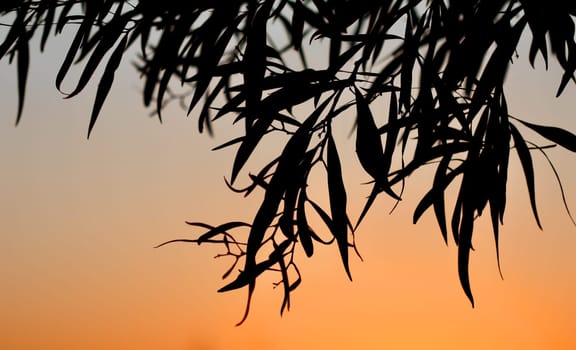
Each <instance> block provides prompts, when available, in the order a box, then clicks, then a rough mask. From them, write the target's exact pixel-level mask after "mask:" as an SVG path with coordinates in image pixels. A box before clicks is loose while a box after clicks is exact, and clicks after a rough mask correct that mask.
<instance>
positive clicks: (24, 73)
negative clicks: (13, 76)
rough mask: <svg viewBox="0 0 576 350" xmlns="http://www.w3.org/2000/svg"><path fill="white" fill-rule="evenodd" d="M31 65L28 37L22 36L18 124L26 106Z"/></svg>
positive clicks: (19, 55) (19, 58) (19, 62)
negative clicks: (25, 100)
mask: <svg viewBox="0 0 576 350" xmlns="http://www.w3.org/2000/svg"><path fill="white" fill-rule="evenodd" d="M29 65H30V49H29V47H28V38H26V37H22V38H20V39H19V40H18V113H17V116H16V124H18V123H19V122H20V117H21V116H22V110H23V108H24V98H25V96H26V81H27V80H28V67H29Z"/></svg>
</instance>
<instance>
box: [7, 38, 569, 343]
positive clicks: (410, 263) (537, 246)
mask: <svg viewBox="0 0 576 350" xmlns="http://www.w3.org/2000/svg"><path fill="white" fill-rule="evenodd" d="M65 49H66V46H65V44H63V42H62V41H59V40H54V41H53V42H52V45H50V46H49V49H48V52H47V53H45V54H43V55H42V56H39V55H38V52H37V51H34V53H33V55H32V61H31V71H30V80H29V88H28V95H27V101H26V105H25V108H24V115H23V119H22V121H21V123H20V125H19V126H18V127H14V121H15V116H16V109H17V95H16V70H15V67H14V66H9V65H8V63H7V62H6V61H2V62H0V84H1V85H0V89H1V92H2V93H1V94H0V106H1V108H2V115H1V117H0V171H1V176H0V349H4V350H36V349H42V350H47V349H59V350H101V349H109V350H157V349H163V350H192V349H199V350H220V349H254V350H269V349H270V350H272V349H274V350H288V349H336V350H338V349H369V350H371V349H385V348H388V349H443V350H444V349H460V348H463V347H464V348H466V349H527V350H528V349H576V322H574V320H575V319H576V300H575V298H574V295H576V254H575V253H574V251H576V227H574V226H573V225H572V223H571V221H570V219H569V217H568V216H567V215H566V212H565V210H564V208H563V206H562V201H561V194H560V191H559V189H558V186H557V183H556V181H555V179H554V176H553V172H552V170H551V169H550V168H549V167H548V165H547V163H546V161H545V159H544V158H543V157H542V156H541V155H539V154H536V153H534V161H535V165H536V167H537V173H536V175H537V184H536V190H537V201H538V204H539V207H540V214H541V220H542V223H543V227H544V230H543V231H540V230H539V229H538V228H537V226H536V223H535V220H534V219H533V217H532V214H531V210H530V207H529V203H528V196H527V193H526V187H525V182H524V179H523V177H522V174H521V170H520V168H519V164H518V161H517V158H516V157H515V156H513V157H512V163H511V167H510V177H509V179H510V182H509V190H508V198H509V202H508V206H507V213H506V217H505V225H504V227H503V229H502V232H501V242H500V247H501V263H502V271H503V275H504V279H503V280H502V279H501V278H500V276H499V273H498V269H497V264H496V255H495V248H494V242H493V239H492V232H491V230H490V229H489V222H488V218H487V217H486V218H484V219H481V221H480V222H479V224H478V226H477V230H476V233H475V240H474V246H475V251H474V252H473V253H472V255H471V268H470V269H471V283H472V289H473V292H474V296H475V301H476V307H475V308H472V307H471V305H470V303H469V301H468V300H467V298H466V296H465V294H464V292H463V291H462V289H461V287H460V284H459V282H458V275H457V265H456V247H455V245H454V244H453V242H449V244H448V246H446V245H445V244H444V242H443V240H442V237H441V234H440V232H439V230H438V229H437V226H436V224H435V221H434V218H433V216H432V215H431V213H427V214H426V215H425V216H424V217H423V218H422V220H421V221H420V222H419V223H418V224H417V225H413V224H412V212H413V210H414V207H415V205H416V204H417V200H418V198H420V197H421V196H422V195H423V193H424V192H423V191H424V190H425V189H426V187H427V186H428V185H429V184H430V181H431V180H430V177H429V173H426V172H425V171H423V172H421V173H420V174H416V175H415V176H413V177H411V178H410V181H409V182H408V187H407V190H406V193H405V199H404V200H403V201H402V203H401V205H400V206H399V207H398V208H397V210H396V211H395V212H394V213H393V214H392V215H388V212H389V211H390V209H391V208H392V206H393V204H394V203H393V202H392V201H388V200H385V199H381V200H379V201H377V203H376V205H375V206H374V208H373V210H372V212H371V213H370V214H369V216H368V217H367V218H366V220H365V222H364V223H363V224H362V226H361V228H360V230H359V232H358V235H357V243H358V246H359V249H360V252H361V253H362V255H363V258H364V262H361V261H360V260H359V259H358V258H356V257H353V258H352V260H351V269H352V276H353V279H354V281H353V282H350V281H349V280H348V279H347V277H346V274H345V272H344V270H343V268H342V265H341V263H340V260H339V257H338V255H337V254H338V253H337V247H336V246H329V247H320V248H318V249H317V253H316V254H315V255H314V257H313V258H312V259H306V258H305V256H304V255H303V254H301V256H300V258H301V259H300V261H301V263H300V265H299V267H300V268H301V270H302V274H303V282H302V284H301V286H300V287H299V288H298V289H297V290H296V291H295V292H294V294H293V299H292V308H291V310H290V311H289V312H287V313H284V315H283V316H282V317H281V316H280V313H279V311H280V305H281V301H282V299H281V298H282V291H281V290H278V289H273V282H274V279H271V278H269V277H264V278H263V280H262V281H260V282H259V283H258V286H257V289H256V293H255V296H254V302H253V305H252V310H251V314H250V316H249V318H248V320H247V321H246V322H245V324H243V325H242V326H240V327H235V326H234V325H235V324H236V323H237V322H238V321H239V320H240V319H241V317H242V314H243V311H244V306H245V300H246V291H245V290H241V291H235V292H228V293H224V294H219V293H217V292H216V291H217V290H218V289H219V288H220V287H222V286H223V285H224V283H225V282H224V281H222V280H221V278H220V277H221V275H222V274H223V273H224V272H225V271H226V269H227V267H228V266H229V262H230V261H229V260H214V259H213V257H214V256H215V255H216V254H218V253H220V252H221V251H220V250H219V249H218V248H211V247H203V246H201V247H198V246H197V245H185V244H176V245H171V246H165V247H163V248H159V249H154V248H153V247H154V246H155V245H157V244H159V243H161V242H164V241H166V240H170V239H173V238H192V237H197V235H198V234H199V233H201V231H198V230H197V229H195V228H194V227H191V226H188V225H186V224H185V223H184V222H185V221H203V222H206V223H210V224H219V223H223V222H226V221H231V220H243V221H250V220H251V218H252V216H253V215H254V213H255V210H256V209H257V205H258V204H259V203H258V199H259V198H260V197H259V194H258V195H256V196H254V198H248V199H244V198H243V197H241V196H239V195H237V194H234V193H231V192H230V191H228V190H227V188H226V186H225V184H224V180H223V179H224V176H229V174H230V170H231V164H232V156H233V151H234V150H233V149H230V150H223V151H218V152H212V151H210V149H211V148H212V147H214V146H216V145H219V144H220V143H223V142H224V141H226V140H228V139H227V135H230V134H231V132H232V131H231V130H230V129H229V128H230V126H229V125H227V124H226V122H224V123H220V124H216V126H215V130H216V137H215V138H214V139H211V138H210V137H208V136H207V135H199V134H198V132H197V122H196V119H195V118H194V117H193V116H191V117H188V118H187V117H186V115H185V113H184V111H181V110H180V109H178V108H177V107H175V108H169V109H168V110H167V112H166V115H165V116H164V122H163V123H162V124H160V123H159V122H158V119H157V118H154V117H149V115H150V112H151V111H150V110H146V109H145V108H144V107H143V106H142V102H141V101H142V97H141V95H140V91H141V88H142V82H141V81H139V79H138V74H137V73H136V72H135V71H134V70H133V68H132V67H131V66H130V59H132V57H126V58H125V60H124V61H123V69H122V71H121V72H120V73H119V74H118V76H117V79H116V82H115V85H114V87H113V90H112V95H111V96H110V97H109V99H108V101H107V104H106V105H105V107H104V109H103V111H102V113H101V115H100V119H99V121H98V122H97V124H96V127H95V128H94V130H93V133H92V136H91V138H90V140H86V133H87V129H88V120H89V113H90V109H91V105H92V101H93V98H94V89H93V88H92V89H90V90H87V91H85V92H84V93H83V94H81V95H80V96H77V97H75V98H73V99H71V100H63V99H62V95H61V94H60V93H59V92H58V91H57V90H56V89H55V86H54V80H55V76H56V69H57V67H58V64H59V62H61V60H62V57H63V55H64V53H65ZM524 54H525V52H524V51H522V50H520V55H524ZM560 77H561V72H560V70H559V69H558V67H556V66H551V67H550V68H549V70H548V71H547V72H546V71H545V70H544V69H543V64H541V62H539V65H538V67H537V70H536V71H532V70H531V69H530V67H529V65H528V64H527V60H526V59H525V55H524V57H522V58H521V59H520V60H519V61H518V62H516V63H515V64H514V65H513V69H512V71H511V72H510V74H509V76H508V79H509V80H508V84H507V88H508V99H509V106H510V107H509V109H510V113H511V114H512V115H514V116H517V117H522V118H524V119H525V120H528V121H532V122H539V123H543V124H548V125H556V126H562V127H565V128H568V129H569V130H571V131H573V132H576V119H575V118H574V116H573V113H574V110H575V109H576V98H575V97H576V88H575V87H574V86H573V85H569V87H568V88H567V89H566V91H565V93H564V95H563V96H562V97H560V98H558V99H555V98H554V94H555V92H556V89H557V86H558V83H559V81H560ZM73 83H74V81H68V82H67V84H68V85H67V87H68V88H69V87H71V86H72V84H73ZM92 86H95V84H94V82H93V84H92ZM522 131H525V132H526V133H525V135H529V137H528V138H529V139H531V140H535V141H542V140H541V139H538V138H537V137H535V135H534V134H531V133H529V132H528V131H527V130H526V129H522ZM342 147H343V148H347V149H348V150H349V151H347V152H349V154H350V155H352V154H353V148H354V142H353V139H350V140H349V141H348V143H347V144H342ZM261 156H262V157H265V156H266V152H263V153H262V155H261ZM550 157H551V159H552V160H553V161H554V162H555V164H556V165H557V168H558V170H559V172H560V176H561V177H562V180H563V184H564V189H565V191H566V193H567V198H568V205H569V206H570V208H571V209H572V210H573V211H574V212H575V213H576V178H575V177H574V171H573V169H574V166H575V165H576V156H575V155H574V154H571V153H569V152H567V151H562V150H556V149H554V150H551V151H550ZM346 175H347V178H346V181H347V183H348V184H350V186H351V188H354V189H359V191H358V192H354V191H351V192H350V193H349V197H350V207H349V210H350V212H351V213H352V215H353V216H354V217H357V215H358V213H359V211H360V209H361V205H362V204H363V200H364V196H365V192H363V190H364V191H365V190H366V188H365V187H363V186H362V185H361V183H362V182H364V181H366V180H367V177H366V175H365V174H363V173H362V172H361V170H357V169H348V170H347V174H346ZM242 180H245V179H241V180H240V183H242ZM317 185H318V186H320V187H321V186H323V184H322V183H319V184H317ZM312 224H316V225H317V226H318V227H320V223H318V222H315V223H314V222H313V223H312Z"/></svg>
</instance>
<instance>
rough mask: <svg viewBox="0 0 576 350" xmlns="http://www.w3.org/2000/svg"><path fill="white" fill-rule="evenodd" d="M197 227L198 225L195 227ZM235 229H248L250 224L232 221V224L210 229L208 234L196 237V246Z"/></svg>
mask: <svg viewBox="0 0 576 350" xmlns="http://www.w3.org/2000/svg"><path fill="white" fill-rule="evenodd" d="M188 224H189V225H195V224H196V223H193V222H192V223H190V222H189V223H188ZM196 226H198V225H196ZM237 227H250V224H247V223H245V222H241V221H232V222H227V223H225V224H222V225H219V226H216V227H213V228H211V229H210V230H209V231H208V232H206V233H204V234H203V235H202V236H200V237H198V244H201V243H203V242H205V241H207V240H209V239H211V238H213V237H214V236H216V235H219V234H221V233H225V232H226V231H228V230H231V229H233V228H237Z"/></svg>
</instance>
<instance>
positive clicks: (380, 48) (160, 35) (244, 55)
mask: <svg viewBox="0 0 576 350" xmlns="http://www.w3.org/2000/svg"><path fill="white" fill-rule="evenodd" d="M0 16H2V19H3V21H4V22H6V21H7V22H8V23H5V24H8V28H6V30H5V31H4V32H3V33H2V34H3V35H2V37H1V41H0V58H4V57H8V58H9V59H10V60H13V59H14V58H16V60H15V61H16V67H17V78H18V86H17V90H18V111H17V117H16V122H17V123H18V121H19V120H20V118H21V116H22V114H23V106H24V100H25V92H26V86H27V85H26V84H27V80H28V67H29V65H30V51H31V50H30V45H31V44H35V43H36V41H33V40H32V38H33V37H34V36H35V34H36V33H37V32H38V33H39V36H40V38H39V40H38V41H37V42H38V43H39V45H40V48H41V50H44V48H45V47H46V45H48V42H49V40H48V39H49V38H50V37H51V36H56V35H58V34H60V33H61V32H62V31H63V30H64V28H66V29H69V30H71V31H72V33H73V38H72V41H71V43H70V46H69V47H68V51H67V52H66V54H65V56H64V59H63V61H62V63H61V65H60V68H59V70H58V72H57V73H56V76H55V82H56V87H57V88H58V89H59V90H60V91H62V92H63V93H64V94H65V96H66V97H67V98H71V97H74V96H76V95H77V94H79V93H81V92H82V91H84V89H85V87H86V86H88V83H89V82H90V81H91V80H93V79H97V80H98V81H99V83H98V85H97V90H96V96H95V100H94V104H93V106H92V112H91V115H90V118H89V126H88V134H89V135H90V134H91V133H92V132H93V128H94V125H95V123H96V121H97V118H98V116H99V115H100V111H101V109H102V106H103V105H104V103H105V100H106V98H107V96H108V95H109V93H110V91H111V88H112V85H113V82H114V78H115V73H116V71H117V69H118V67H119V66H120V62H121V60H122V59H124V57H123V56H125V55H126V54H127V53H128V52H133V51H131V50H135V52H136V53H137V58H136V61H135V62H134V65H135V66H136V68H137V69H138V71H139V72H140V73H141V77H142V79H143V92H142V95H143V102H144V104H145V105H146V106H150V105H153V104H154V105H155V112H156V114H157V115H158V117H159V118H160V115H161V113H162V110H163V108H164V106H166V104H167V103H170V102H173V101H176V102H180V104H181V105H182V106H183V108H184V110H186V112H187V113H188V114H190V115H192V116H194V117H195V118H196V117H197V123H198V128H199V130H200V131H201V132H203V131H205V130H206V131H208V132H209V133H210V134H212V133H213V132H214V130H215V129H214V125H213V124H215V123H216V122H218V123H223V122H224V121H227V122H228V123H230V124H232V125H235V126H236V125H237V126H238V127H239V128H241V135H240V136H238V137H236V138H234V139H231V140H226V141H224V142H223V143H222V144H221V145H220V146H218V147H216V148H215V150H219V149H222V148H228V147H234V148H235V151H236V153H235V156H234V159H233V161H232V169H231V174H230V177H229V179H230V180H229V181H228V180H226V185H227V186H228V187H229V188H230V189H231V190H232V191H234V192H237V193H239V194H242V195H244V196H247V195H251V194H253V193H255V192H258V191H261V192H263V199H262V202H261V203H260V206H259V207H258V210H257V211H256V213H255V216H254V218H253V219H252V221H251V222H240V221H232V222H228V223H223V224H219V225H209V224H205V223H201V222H190V223H189V224H190V225H191V226H192V227H195V228H200V229H202V230H203V233H202V234H200V236H198V238H191V239H177V240H171V241H168V242H165V243H164V244H168V243H175V242H193V243H198V244H216V245H218V246H221V247H222V248H223V249H224V251H223V253H222V254H220V255H218V257H229V258H232V259H233V261H232V264H231V266H230V268H229V269H228V270H227V271H226V272H225V273H224V276H223V278H225V279H227V282H226V284H225V285H224V286H223V287H222V288H221V289H220V291H221V292H225V291H230V290H236V289H240V288H247V290H248V305H247V307H246V312H245V315H244V317H243V318H242V321H244V320H245V319H246V317H247V315H248V310H249V306H250V300H251V298H252V295H253V292H254V290H255V286H256V281H257V280H259V279H260V276H262V275H263V274H264V273H267V274H268V273H270V274H276V276H278V282H277V283H276V284H275V286H279V287H281V288H280V289H281V290H282V292H283V301H282V305H281V312H283V311H284V310H285V309H288V308H289V307H290V300H291V299H290V296H291V295H292V293H293V291H294V290H295V289H296V288H297V287H298V286H299V285H300V283H301V282H302V280H303V278H302V276H301V274H300V270H299V269H298V266H297V262H298V261H299V259H301V258H302V257H301V254H304V256H306V257H307V258H311V257H313V256H314V253H315V252H316V251H317V249H319V248H320V247H322V246H326V245H328V246H330V245H334V246H335V249H337V250H338V252H339V255H340V258H341V261H342V263H343V265H344V271H345V272H346V274H347V275H348V276H349V277H350V278H351V269H350V254H349V253H350V249H354V250H355V248H356V246H355V239H354V237H355V232H356V231H357V230H358V229H360V228H361V225H360V224H361V222H362V220H363V218H364V217H365V216H366V215H367V213H368V212H369V210H370V209H371V208H372V205H373V203H374V202H375V201H376V200H377V198H378V197H379V196H380V195H384V197H385V198H388V199H390V200H393V201H395V202H396V205H398V203H399V202H400V200H401V198H402V190H403V189H404V186H405V185H406V183H407V182H408V178H409V177H410V175H411V174H413V173H414V172H415V171H417V170H419V169H421V168H423V167H430V168H433V170H434V176H433V179H431V185H430V188H429V189H428V190H427V191H426V192H425V193H424V194H423V196H422V197H421V199H420V201H419V203H418V204H417V205H416V207H415V210H414V216H413V221H414V223H416V222H418V221H419V220H420V218H421V217H422V216H423V215H424V214H425V213H426V212H427V211H429V210H432V211H433V214H434V217H435V219H436V221H437V223H438V227H439V231H440V233H441V235H442V238H443V240H444V241H445V242H446V243H447V244H448V243H449V241H450V239H449V236H450V233H451V236H452V240H453V241H454V243H455V244H456V245H457V249H458V262H457V265H458V273H459V279H460V282H461V285H462V289H463V290H464V293H465V295H466V296H467V298H468V299H469V300H470V302H471V303H472V304H473V303H474V299H473V293H472V283H471V281H470V276H469V263H470V259H471V252H472V251H473V250H472V247H473V238H474V233H475V232H476V231H475V223H476V221H477V220H478V219H479V218H480V217H482V214H484V213H488V214H489V215H488V216H489V217H490V221H491V224H492V231H493V236H494V241H495V248H496V258H497V260H498V266H499V268H500V248H499V230H500V226H501V225H502V224H503V222H504V213H505V208H506V199H507V198H506V192H507V184H508V164H509V160H510V157H511V156H516V157H518V159H519V160H520V164H521V166H522V170H523V177H524V178H525V180H526V188H527V191H528V195H529V201H530V205H531V208H532V213H533V216H534V218H535V221H536V224H537V225H538V226H539V227H541V226H542V225H541V221H540V216H539V213H538V210H537V208H538V206H537V196H536V187H537V186H536V184H537V181H536V171H535V169H534V162H533V159H532V157H533V152H534V151H537V152H539V153H542V154H543V155H544V156H545V158H546V160H547V161H548V162H549V163H550V165H551V166H552V168H553V170H554V174H555V175H556V177H557V179H558V182H559V185H560V189H561V192H562V201H563V202H564V205H565V207H566V208H567V209H568V205H567V203H566V198H565V194H564V191H563V188H562V184H561V182H560V180H559V176H558V173H557V172H556V169H555V168H554V166H553V164H552V162H551V161H550V158H549V157H548V155H547V153H546V152H547V151H548V149H549V148H550V147H551V146H550V145H549V144H547V145H545V146H539V145H538V144H536V143H535V142H534V141H532V140H529V139H528V138H527V136H526V134H525V132H524V131H525V130H529V131H531V132H533V133H535V134H536V135H539V136H540V137H542V138H543V139H545V140H546V141H547V142H552V143H553V144H554V145H558V146H560V147H562V148H565V149H567V150H570V151H572V152H575V151H576V136H575V135H574V134H572V133H571V132H569V131H567V130H564V129H560V128H557V127H553V126H543V125H537V124H534V123H530V122H526V121H523V120H521V119H520V118H517V117H513V116H511V115H510V114H509V112H508V106H507V101H506V94H505V91H504V82H505V78H506V73H507V71H508V68H509V67H510V65H511V64H512V63H513V62H514V60H515V58H516V55H517V53H516V48H517V46H518V43H519V40H520V38H521V37H522V36H523V35H529V36H530V38H531V42H530V50H529V54H528V56H529V57H528V58H529V60H530V62H531V63H532V65H534V62H535V60H536V57H537V56H538V55H541V56H542V58H543V59H544V61H545V63H546V65H547V64H548V61H549V60H550V59H551V58H554V59H556V61H557V62H558V63H559V64H560V67H561V68H562V69H563V71H564V72H563V75H562V78H561V79H560V83H559V88H558V91H557V93H558V95H560V94H561V93H562V92H564V91H565V88H566V86H567V84H568V83H569V82H570V81H573V80H574V72H575V71H576V41H575V36H574V33H575V31H576V30H575V23H574V19H575V16H576V7H575V6H574V5H573V4H572V2H569V1H565V2H556V3H555V4H554V5H553V6H549V4H540V3H538V2H537V1H532V0H496V1H473V2H467V1H450V2H448V1H444V0H427V1H424V0H394V1H384V2H383V1H376V0H366V1H362V2H352V1H327V0H235V1H226V2H218V1H195V2H193V3H189V2H178V1H173V0H168V1H161V2H154V1H150V0H140V1H127V0H90V1H87V0H64V1H60V0H22V1H3V2H2V4H1V5H0ZM134 43H137V45H134V46H135V48H132V46H133V44H134ZM319 50H320V52H323V51H324V52H326V55H324V56H325V57H318V54H317V53H318V52H319ZM75 65H81V66H82V69H81V73H80V75H79V76H78V78H77V81H76V82H75V84H74V86H73V88H72V90H71V91H70V92H66V91H65V89H64V88H63V85H64V81H65V80H69V79H71V77H70V76H71V74H70V71H71V70H72V68H73V66H75ZM102 67H103V70H102V75H101V76H100V77H99V78H94V76H95V75H96V72H97V71H98V69H99V68H102ZM383 106H385V107H384V108H383ZM160 119H161V118H160ZM341 120H350V121H352V123H349V124H353V125H354V129H353V130H352V133H351V135H353V136H352V138H353V144H354V145H353V147H355V150H356V156H357V160H358V161H359V163H360V165H361V167H362V169H363V170H364V171H365V173H366V175H367V176H368V177H369V179H370V181H369V185H370V186H371V189H370V191H369V195H368V198H367V199H366V203H365V205H364V208H363V209H362V211H361V212H360V213H359V214H358V217H357V218H355V220H353V221H354V224H352V222H351V219H350V218H351V215H350V214H351V213H350V211H349V208H348V199H349V196H350V193H348V192H347V181H345V179H346V177H345V176H344V174H345V171H344V170H345V166H346V164H347V162H346V161H345V158H344V157H342V154H343V152H342V149H343V148H344V147H346V143H345V142H341V141H340V140H339V139H338V138H337V137H335V135H337V130H338V129H339V128H341V127H342V124H340V123H339V121H341ZM344 124H345V123H344ZM269 138H273V139H274V140H276V142H278V143H280V142H283V144H282V145H283V147H282V151H281V152H279V153H278V154H276V155H274V156H273V157H272V158H271V159H267V160H266V162H265V165H264V166H261V167H260V168H259V169H256V170H254V169H253V168H252V167H253V165H252V163H251V160H252V159H253V158H255V155H256V154H258V152H259V150H260V149H261V147H263V146H262V144H264V142H263V140H265V139H269ZM312 172H318V173H321V174H323V176H324V180H325V186H324V187H323V188H324V189H326V190H327V191H324V192H325V193H326V196H325V198H323V197H322V196H321V195H319V194H318V192H317V191H314V190H311V188H317V186H319V184H316V183H311V176H310V174H311V173H312ZM240 179H242V180H240ZM246 180H247V181H248V182H249V183H248V185H247V186H246V187H244V188H241V187H238V183H239V182H241V181H246ZM320 193H322V191H321V192H320ZM322 203H328V205H322ZM568 214H569V215H570V212H569V211H568ZM312 217H315V218H317V219H319V222H320V223H321V224H323V225H320V227H311V224H310V223H311V222H316V221H313V220H311V218H312ZM322 226H324V227H322ZM164 244H162V245H164ZM356 252H357V251H356ZM242 321H241V322H242Z"/></svg>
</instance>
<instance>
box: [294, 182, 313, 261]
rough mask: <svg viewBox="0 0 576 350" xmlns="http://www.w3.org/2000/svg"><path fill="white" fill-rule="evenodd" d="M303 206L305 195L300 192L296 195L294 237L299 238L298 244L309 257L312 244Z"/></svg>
mask: <svg viewBox="0 0 576 350" xmlns="http://www.w3.org/2000/svg"><path fill="white" fill-rule="evenodd" d="M305 205H306V193H305V192H304V190H302V191H300V194H299V195H298V206H297V209H296V225H297V227H298V231H297V232H296V235H297V236H298V238H300V244H302V248H303V249H304V252H305V253H306V256H307V257H311V256H312V255H313V254H314V245H313V244H312V235H311V231H312V229H311V228H310V226H309V225H308V220H307V219H306V209H305Z"/></svg>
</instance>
